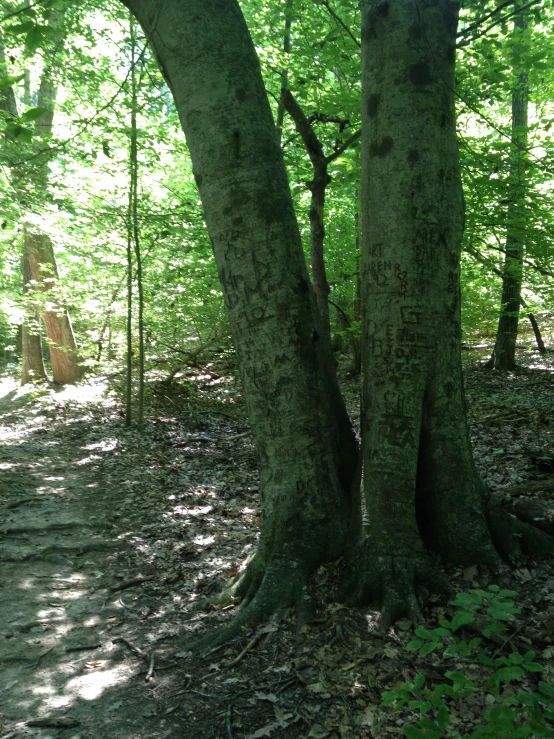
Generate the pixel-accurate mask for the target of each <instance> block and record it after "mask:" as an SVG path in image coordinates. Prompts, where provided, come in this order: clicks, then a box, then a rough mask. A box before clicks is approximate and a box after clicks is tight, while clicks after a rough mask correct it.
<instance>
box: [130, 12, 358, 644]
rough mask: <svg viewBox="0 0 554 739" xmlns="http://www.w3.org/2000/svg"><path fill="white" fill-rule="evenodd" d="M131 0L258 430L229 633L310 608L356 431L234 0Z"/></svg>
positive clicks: (337, 543)
mask: <svg viewBox="0 0 554 739" xmlns="http://www.w3.org/2000/svg"><path fill="white" fill-rule="evenodd" d="M125 5H127V7H129V8H130V10H131V11H132V12H133V13H134V14H135V15H136V17H137V18H138V20H139V21H140V23H141V24H142V26H143V28H144V30H145V33H146V35H147V37H148V38H149V39H150V42H151V44H152V46H153V48H154V51H155V53H156V56H157V58H158V62H159V64H160V67H161V69H162V71H163V74H164V76H165V78H166V80H167V82H168V85H169V86H170V88H171V90H172V93H173V97H174V100H175V104H176V106H177V111H178V113H179V117H180V119H181V123H182V125H183V128H184V131H185V135H186V138H187V143H188V146H189V149H190V154H191V158H192V164H193V171H194V176H195V179H196V183H197V185H198V189H199V191H200V196H201V198H202V202H203V206H204V210H205V214H206V222H207V226H208V231H209V234H210V238H211V241H212V244H213V248H214V254H215V259H216V263H217V268H218V272H219V276H220V279H221V284H222V288H223V293H224V297H225V305H226V310H227V313H228V316H229V321H230V325H231V330H232V334H233V340H234V343H235V347H236V351H237V358H238V364H239V368H240V371H241V377H242V383H243V388H244V394H245V399H246V404H247V408H248V413H249V417H250V421H251V424H252V430H253V434H254V438H255V445H256V450H257V457H258V465H259V470H260V479H261V489H262V496H263V515H262V532H261V539H260V543H259V547H258V551H257V554H256V556H255V558H254V559H253V560H252V562H251V563H250V564H249V566H248V568H247V569H246V572H245V574H244V575H243V577H242V578H241V580H240V581H239V583H238V586H237V592H238V593H239V594H240V595H241V596H243V598H244V601H245V603H249V605H248V606H247V607H246V608H245V609H244V610H243V612H242V614H241V615H240V616H238V618H237V619H236V620H235V622H234V625H233V626H232V629H231V631H232V632H233V633H234V632H235V631H236V630H237V629H238V628H239V627H240V626H241V625H242V624H246V623H248V622H249V621H251V620H256V619H258V618H260V617H263V616H264V615H267V614H268V613H271V612H272V611H274V610H276V609H280V608H282V607H284V606H288V605H293V606H296V608H297V610H298V612H299V615H301V616H302V615H306V612H307V611H309V607H310V599H309V594H308V583H309V579H310V574H311V572H312V571H313V568H314V567H316V566H317V565H318V564H319V563H320V562H322V561H325V560H328V559H331V558H333V557H336V556H338V555H340V553H341V552H342V551H343V547H344V543H345V540H346V536H347V531H348V528H349V524H350V515H351V511H350V486H351V483H352V479H353V476H354V470H355V467H356V461H357V460H356V457H357V454H356V446H355V439H354V435H353V431H352V428H351V425H350V422H349V419H348V417H347V414H346V411H345V408H344V405H343V402H342V399H341V396H340V393H339V389H338V385H337V382H336V378H335V375H334V367H333V356H332V352H331V349H330V344H329V341H328V339H327V337H326V335H325V333H324V332H323V331H322V326H321V320H320V318H319V315H318V310H317V303H316V299H315V295H314V291H313V289H312V287H311V285H310V280H309V277H308V272H307V268H306V264H305V260H304V256H303V253H302V244H301V239H300V234H299V231H298V227H297V224H296V219H295V215H294V209H293V204H292V199H291V196H290V191H289V187H288V182H287V175H286V171H285V167H284V164H283V159H282V155H281V150H280V147H279V144H278V138H277V135H276V131H275V126H274V123H273V120H272V116H271V110H270V107H269V104H268V101H267V97H266V92H265V89H264V84H263V80H262V77H261V74H260V69H259V63H258V60H257V58H256V54H255V50H254V46H253V44H252V41H251V39H250V36H249V34H248V30H247V28H246V24H245V22H244V19H243V17H242V14H241V12H240V9H239V6H238V3H237V2H236V0H190V1H189V2H187V3H183V2H179V1H178V0H166V2H165V3H163V4H162V5H156V4H155V3H154V4H153V3H151V2H150V1H149V0H125ZM228 635H229V634H228V633H227V634H225V637H228ZM220 638H224V637H220Z"/></svg>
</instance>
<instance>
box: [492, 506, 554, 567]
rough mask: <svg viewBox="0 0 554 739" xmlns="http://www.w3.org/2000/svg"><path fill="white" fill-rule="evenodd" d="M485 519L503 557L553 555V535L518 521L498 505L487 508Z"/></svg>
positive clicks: (511, 560) (514, 560)
mask: <svg viewBox="0 0 554 739" xmlns="http://www.w3.org/2000/svg"><path fill="white" fill-rule="evenodd" d="M487 520H488V524H489V529H490V532H491V537H492V540H493V543H494V546H495V547H496V549H497V550H498V552H499V554H500V555H501V556H502V557H503V558H504V559H506V560H508V561H510V562H516V561H517V560H519V559H521V557H522V555H524V554H526V555H528V556H531V557H532V556H536V557H552V556H554V537H552V536H550V535H549V534H547V533H545V532H544V531H541V530H540V529H538V528H536V527H535V526H532V525H531V524H528V523H525V522H524V521H520V520H519V519H518V518H516V517H515V516H514V515H512V514H510V513H507V512H506V511H505V510H503V509H502V508H501V507H500V506H499V505H494V506H491V507H490V508H489V510H488V511H487Z"/></svg>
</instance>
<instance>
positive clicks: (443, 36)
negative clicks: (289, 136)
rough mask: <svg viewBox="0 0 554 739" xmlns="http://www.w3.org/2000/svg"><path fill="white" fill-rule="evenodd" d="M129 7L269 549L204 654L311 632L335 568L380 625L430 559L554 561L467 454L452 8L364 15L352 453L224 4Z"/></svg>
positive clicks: (281, 190)
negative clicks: (162, 91)
mask: <svg viewBox="0 0 554 739" xmlns="http://www.w3.org/2000/svg"><path fill="white" fill-rule="evenodd" d="M124 4H125V5H127V7H128V8H129V9H130V10H131V11H132V12H133V13H134V14H135V15H136V17H137V19H138V20H139V22H140V23H141V25H142V27H143V29H144V32H145V34H146V36H147V38H148V39H149V40H150V43H151V45H152V47H153V49H154V52H155V54H156V56H157V59H158V62H159V65H160V67H161V69H162V72H163V74H164V76H165V79H166V80H167V83H168V85H169V87H170V88H171V91H172V93H173V97H174V100H175V104H176V107H177V110H178V113H179V116H180V120H181V123H182V125H183V129H184V131H185V134H186V137H187V143H188V146H189V150H190V155H191V158H192V163H193V171H194V175H195V178H196V183H197V185H198V189H199V191H200V195H201V198H202V202H203V206H204V210H205V216H206V222H207V226H208V230H209V233H210V237H211V240H212V243H213V248H214V254H215V259H216V263H217V268H218V271H219V276H220V279H221V284H222V287H223V292H224V296H225V304H226V308H227V312H228V315H229V320H230V324H231V329H232V333H233V339H234V342H235V347H236V351H237V357H238V363H239V367H240V371H241V376H242V382H243V388H244V397H245V400H246V404H247V407H248V413H249V417H250V421H251V424H252V431H253V434H254V439H255V444H256V449H257V457H258V464H259V471H260V478H261V490H262V495H263V518H262V531H261V538H260V542H259V546H258V550H257V553H256V555H255V557H254V558H253V559H252V560H251V562H250V563H249V564H248V566H247V568H246V570H245V572H244V573H243V575H242V576H241V577H240V578H239V580H238V582H237V583H236V585H235V586H234V587H235V592H236V594H238V595H240V596H242V598H243V604H244V606H245V607H244V608H243V610H242V611H241V612H240V614H239V615H238V616H237V617H236V618H235V619H234V620H233V621H232V622H231V624H230V626H228V627H227V628H226V629H224V630H223V631H222V632H219V633H218V634H216V635H215V636H214V637H212V643H213V642H214V641H215V642H220V641H223V640H225V639H227V638H229V637H231V636H232V635H234V634H236V633H238V631H239V630H240V629H241V627H242V626H243V625H245V624H247V623H251V622H253V621H257V620H260V619H262V618H264V617H267V616H268V615H270V614H271V613H272V612H274V611H277V610H278V609H281V608H283V607H285V606H293V607H294V608H295V609H296V612H297V616H298V618H299V620H303V619H306V618H309V617H310V614H311V612H312V606H311V599H310V593H309V582H310V577H311V575H312V573H313V571H314V569H315V568H316V567H317V566H318V565H320V564H321V563H323V562H326V561H329V560H333V559H336V558H338V557H340V556H345V557H346V562H347V571H346V573H345V578H344V579H345V583H346V594H349V595H350V597H351V599H353V600H354V601H356V602H369V603H373V604H375V605H377V606H378V607H381V608H383V616H384V620H385V622H389V621H391V620H393V619H395V618H397V617H399V616H401V615H409V616H412V617H414V618H417V617H419V607H418V601H417V598H416V591H417V588H418V587H420V586H424V587H426V588H427V589H428V590H432V591H437V590H443V589H445V588H446V586H447V583H446V581H445V579H444V576H443V575H442V572H441V569H440V566H439V564H438V556H437V555H439V556H440V557H442V558H443V559H444V560H445V561H447V560H448V561H450V562H454V563H458V564H466V563H476V562H487V563H491V564H494V563H495V562H496V561H498V557H499V554H500V555H503V556H506V557H515V556H517V555H518V554H519V551H520V546H523V547H524V548H525V549H528V548H533V547H536V548H538V549H540V550H542V551H546V550H548V549H551V548H552V547H551V542H550V539H549V538H548V536H547V535H546V534H544V533H543V532H537V531H536V530H535V529H533V528H532V527H529V526H527V525H525V524H522V523H520V522H519V521H518V520H517V519H516V518H514V517H509V516H507V515H505V514H503V513H502V511H501V510H500V509H495V508H493V507H492V505H491V504H490V502H489V499H488V495H487V492H486V490H485V488H484V486H483V484H482V483H481V481H480V480H479V478H478V476H477V474H476V471H475V467H474V463H473V458H472V453H471V446H470V442H469V435H468V429H467V423H466V418H465V411H464V400H463V386H462V370H461V361H460V281H459V265H460V249H461V239H462V231H463V220H464V213H463V199H462V189H461V180H460V171H459V163H458V150H457V144H456V131H455V114H454V84H455V81H454V66H455V40H456V29H457V10H458V8H457V5H456V4H454V3H452V2H450V1H449V0H417V2H416V0H390V1H389V2H383V1H382V0H371V1H370V2H367V3H366V4H365V6H364V9H363V31H362V46H363V53H362V56H363V133H362V140H363V144H362V146H363V162H362V171H363V174H362V176H363V198H362V210H363V254H364V256H363V361H364V380H363V399H362V404H363V405H362V450H361V453H359V452H358V448H357V443H356V439H355V435H354V433H353V430H352V426H351V424H350V421H349V419H348V415H347V413H346V410H345V406H344V403H343V401H342V398H341V395H340V392H339V387H338V383H337V379H336V376H335V371H334V361H333V357H332V352H331V348H330V345H329V341H328V339H327V335H326V332H324V331H322V326H321V319H320V316H319V311H318V308H317V301H316V298H315V294H314V291H313V288H312V286H311V284H310V281H309V278H308V272H307V268H306V264H305V259H304V255H303V252H302V244H301V240H300V236H299V231H298V226H297V223H296V220H295V216H294V210H293V205H292V200H291V196H290V191H289V187H288V182H287V175H286V171H285V167H284V163H283V157H282V154H281V150H280V146H279V143H278V137H277V135H276V132H275V127H274V123H273V119H272V114H271V110H270V107H269V104H268V100H267V96H266V92H265V89H264V84H263V80H262V77H261V73H260V68H259V63H258V59H257V57H256V53H255V50H254V47H253V44H252V41H251V39H250V36H249V33H248V29H247V27H246V24H245V22H244V19H243V17H242V14H241V11H240V9H239V6H238V4H237V2H236V0H190V1H189V2H187V3H183V2H180V0H165V2H164V3H163V4H157V3H151V2H150V0H124ZM362 461H363V470H364V473H363V491H360V479H361V477H362V476H361V472H360V470H361V462H362ZM362 492H363V497H364V507H365V512H366V513H367V516H362V514H361V511H362V499H361V495H362ZM366 519H367V522H366Z"/></svg>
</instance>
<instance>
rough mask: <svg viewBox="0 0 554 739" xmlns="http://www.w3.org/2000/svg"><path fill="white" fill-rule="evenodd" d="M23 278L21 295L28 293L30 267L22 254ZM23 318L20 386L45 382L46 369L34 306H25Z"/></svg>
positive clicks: (36, 311) (37, 312)
mask: <svg viewBox="0 0 554 739" xmlns="http://www.w3.org/2000/svg"><path fill="white" fill-rule="evenodd" d="M21 273H22V276H23V294H24V295H26V294H28V293H29V292H30V290H29V282H30V280H31V267H30V264H29V259H28V257H27V254H26V253H25V252H24V253H23V264H22V265H21ZM25 308H26V311H25V317H24V319H23V323H22V325H21V384H22V385H26V384H27V383H28V382H34V381H36V380H46V379H47V376H46V369H45V367H44V358H43V356H42V341H41V336H40V313H39V311H38V310H37V307H36V305H32V306H31V305H26V306H25Z"/></svg>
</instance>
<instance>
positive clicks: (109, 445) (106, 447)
mask: <svg viewBox="0 0 554 739" xmlns="http://www.w3.org/2000/svg"><path fill="white" fill-rule="evenodd" d="M118 443H119V442H118V440H117V439H103V440H102V441H99V442H97V443H95V444H87V445H86V446H84V447H82V448H83V449H86V450H87V451H92V450H93V449H100V451H102V452H112V451H113V450H114V449H115V448H116V446H117V445H118Z"/></svg>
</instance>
